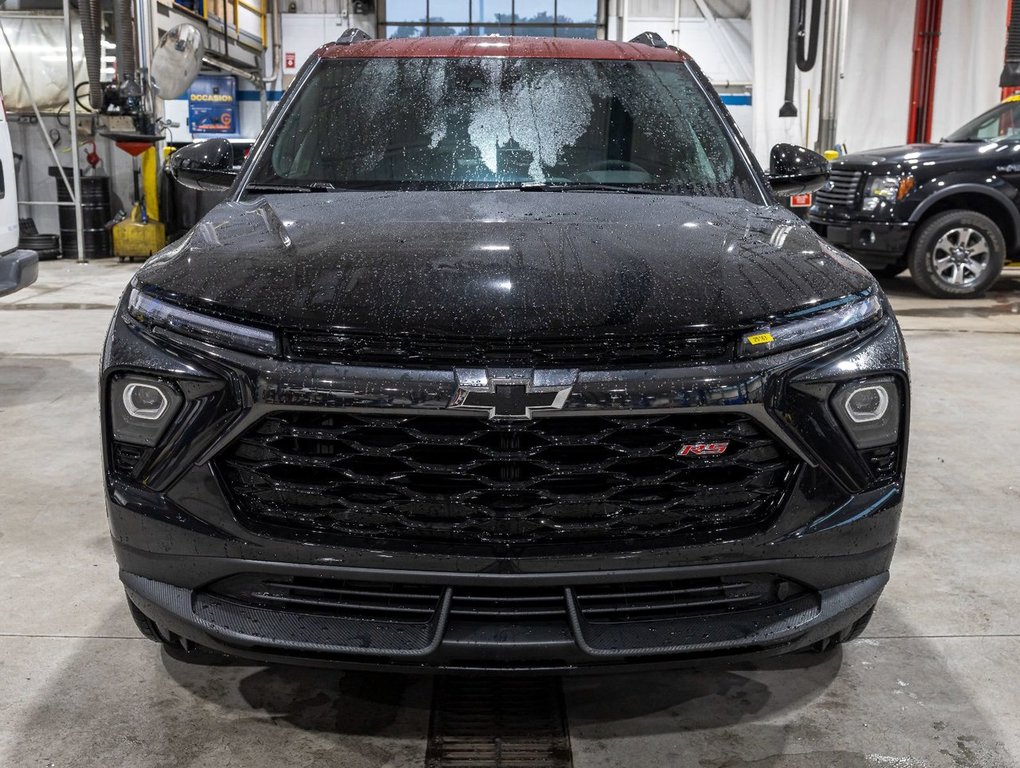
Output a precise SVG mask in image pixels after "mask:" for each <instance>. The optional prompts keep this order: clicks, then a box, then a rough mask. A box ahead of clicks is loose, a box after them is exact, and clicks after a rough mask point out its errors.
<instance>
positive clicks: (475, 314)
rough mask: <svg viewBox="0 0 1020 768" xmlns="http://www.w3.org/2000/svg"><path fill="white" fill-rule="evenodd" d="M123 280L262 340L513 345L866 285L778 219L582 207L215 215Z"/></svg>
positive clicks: (225, 207) (467, 198)
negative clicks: (388, 337)
mask: <svg viewBox="0 0 1020 768" xmlns="http://www.w3.org/2000/svg"><path fill="white" fill-rule="evenodd" d="M137 280H138V281H139V283H141V284H143V285H146V286H149V287H150V288H152V289H156V290H159V291H162V292H165V293H167V294H169V295H171V296H173V297H176V298H177V299H178V300H179V301H182V302H185V303H188V304H190V305H194V306H197V307H201V308H206V309H208V310H214V311H215V310H219V311H221V312H224V313H226V314H232V315H237V316H243V317H245V318H251V319H255V320H261V321H262V322H265V323H269V324H271V325H275V326H299V327H324V326H327V327H346V328H362V329H371V330H373V331H381V332H412V333H440V334H451V335H461V336H466V335H472V334H476V335H492V336H499V335H508V336H513V337H528V336H534V335H538V334H541V335H550V336H555V335H572V334H584V333H588V332H594V331H598V332H602V333H659V332H663V331H669V330H678V329H683V328H694V327H706V326H710V327H727V328H728V327H735V326H739V325H743V324H747V323H748V322H754V321H757V320H761V319H764V318H767V317H769V316H771V315H773V314H776V313H781V312H783V311H786V310H791V309H795V308H799V307H802V306H806V305H811V304H815V303H819V302H822V301H824V300H827V299H832V298H836V297H838V296H844V295H847V294H849V293H854V292H856V291H860V290H863V289H866V288H868V287H869V286H871V285H873V284H874V283H873V278H872V277H871V276H870V275H869V274H868V273H867V272H866V271H864V270H863V268H862V267H860V265H858V264H857V262H855V261H853V260H851V259H849V258H847V257H845V256H843V255H842V254H840V253H839V252H838V251H836V250H834V249H832V248H830V247H829V246H827V245H824V244H823V243H822V242H821V241H820V240H819V239H818V238H817V236H816V235H815V234H814V233H813V232H812V231H811V230H810V229H809V228H808V227H807V226H806V225H805V224H803V223H802V222H800V221H799V220H797V219H796V218H795V217H792V216H791V215H790V214H788V213H787V212H786V211H785V210H782V209H779V208H763V207H760V206H754V205H751V204H749V203H747V202H746V201H740V200H731V199H711V198H688V197H679V196H654V195H653V196H645V195H625V194H612V193H583V192H570V193H568V192H559V193H545V192H538V193H536V192H481V193H463V192H395V193H366V192H361V193H359V192H344V193H297V194H291V195H274V196H270V197H268V198H265V199H263V200H260V201H255V202H253V203H230V202H228V203H222V204H220V205H219V206H217V208H215V209H214V210H213V211H212V212H211V213H210V214H209V215H208V216H207V217H206V218H205V219H204V220H203V221H202V222H201V223H200V224H199V225H198V226H197V227H196V228H195V229H194V230H193V231H192V233H191V234H190V235H189V236H187V237H186V238H185V239H184V240H182V241H180V242H178V243H177V244H175V245H173V246H171V247H169V248H167V249H165V250H164V251H163V252H162V253H160V254H159V255H157V256H156V257H154V258H153V259H151V260H150V261H149V262H148V263H147V264H146V265H145V266H144V267H143V268H142V269H141V270H140V271H139V273H138V277H137Z"/></svg>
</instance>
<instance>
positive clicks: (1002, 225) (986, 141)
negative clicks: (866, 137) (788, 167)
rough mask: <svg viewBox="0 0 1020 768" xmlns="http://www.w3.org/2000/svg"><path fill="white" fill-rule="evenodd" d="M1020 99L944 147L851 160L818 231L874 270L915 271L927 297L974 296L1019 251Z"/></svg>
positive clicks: (843, 166) (819, 199)
mask: <svg viewBox="0 0 1020 768" xmlns="http://www.w3.org/2000/svg"><path fill="white" fill-rule="evenodd" d="M1018 153H1020V101H1017V100H1011V101H1007V102H1005V103H1003V104H1000V105H998V106H997V107H995V108H994V109H991V110H989V111H988V112H985V113H984V114H983V115H981V116H980V117H978V118H976V119H974V120H972V121H971V122H969V123H967V124H966V125H965V126H963V127H962V128H960V129H959V130H958V131H955V132H953V133H952V134H950V135H949V136H947V137H946V138H945V139H943V140H942V142H941V143H938V144H907V145H906V146H902V147H887V148H885V149H873V150H869V151H867V152H861V153H859V154H853V155H847V156H846V157H843V158H840V159H839V160H837V161H835V162H834V163H833V167H832V175H831V178H830V180H829V183H828V184H827V185H826V186H825V187H823V188H822V189H821V190H819V191H818V192H817V193H816V194H815V204H814V205H813V206H812V207H811V210H810V211H809V212H808V221H809V222H811V226H813V227H814V228H815V230H816V231H817V232H818V233H819V234H820V235H822V237H824V238H826V239H827V240H828V241H829V242H830V243H833V244H834V245H838V246H839V247H840V248H845V249H846V250H848V251H850V252H851V253H853V255H854V256H855V257H856V258H857V259H858V260H860V261H861V262H862V263H864V264H865V265H866V266H868V267H869V268H871V269H872V271H874V272H875V273H876V274H878V275H883V276H889V277H891V276H893V275H897V274H899V273H900V272H903V271H905V270H906V269H908V268H909V269H910V273H911V276H912V277H913V278H914V281H915V282H916V283H917V286H918V287H919V288H921V290H923V291H924V292H925V293H927V294H929V295H931V296H936V297H939V298H957V299H965V298H973V297H975V296H979V295H980V294H981V293H983V292H984V291H985V290H987V289H988V288H989V287H990V286H991V285H992V283H993V282H995V279H996V278H997V277H998V276H999V273H1000V272H1002V267H1003V265H1004V263H1006V262H1010V261H1014V260H1016V259H1017V257H1018V251H1020V210H1018V206H1020V199H1018V194H1020V154H1018Z"/></svg>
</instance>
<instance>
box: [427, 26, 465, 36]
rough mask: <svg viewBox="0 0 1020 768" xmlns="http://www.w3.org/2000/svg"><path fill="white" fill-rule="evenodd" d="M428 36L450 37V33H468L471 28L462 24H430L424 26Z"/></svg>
mask: <svg viewBox="0 0 1020 768" xmlns="http://www.w3.org/2000/svg"><path fill="white" fill-rule="evenodd" d="M425 34H426V35H428V36H429V37H450V36H451V35H470V34H471V28H470V27H468V26H466V25H463V24H442V23H439V24H430V25H429V26H427V27H425Z"/></svg>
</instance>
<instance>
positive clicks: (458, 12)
mask: <svg viewBox="0 0 1020 768" xmlns="http://www.w3.org/2000/svg"><path fill="white" fill-rule="evenodd" d="M429 21H431V22H437V21H446V22H453V23H455V24H465V23H467V21H468V0H429ZM433 34H435V33H433Z"/></svg>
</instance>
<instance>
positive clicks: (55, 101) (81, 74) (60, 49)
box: [0, 14, 88, 112]
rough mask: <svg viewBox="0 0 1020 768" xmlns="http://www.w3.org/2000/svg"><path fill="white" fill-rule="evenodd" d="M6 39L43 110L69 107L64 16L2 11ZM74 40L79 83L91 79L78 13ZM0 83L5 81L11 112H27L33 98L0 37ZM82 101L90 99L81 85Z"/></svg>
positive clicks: (74, 17) (6, 101)
mask: <svg viewBox="0 0 1020 768" xmlns="http://www.w3.org/2000/svg"><path fill="white" fill-rule="evenodd" d="M0 24H3V28H4V31H5V32H6V33H7V39H8V40H10V41H11V45H13V46H14V52H15V54H16V55H17V57H18V63H19V64H20V65H21V70H22V72H24V73H25V78H26V79H27V80H28V86H29V88H30V89H31V91H32V95H33V96H34V97H35V101H36V104H37V105H38V106H39V109H40V110H41V111H43V112H56V111H57V110H60V109H66V107H67V100H68V99H67V97H68V91H67V48H66V46H65V41H64V19H63V17H62V16H43V15H38V14H35V15H31V16H28V15H25V16H23V15H20V14H2V15H0ZM71 24H72V27H71V40H72V47H73V49H74V58H73V61H74V79H75V82H76V83H82V82H85V81H87V80H88V72H87V71H86V68H85V55H84V53H83V52H82V51H83V46H82V40H81V24H80V23H79V22H78V15H77V14H72V15H71ZM0 83H2V84H3V94H4V104H5V105H6V106H7V111H8V112H28V111H30V110H31V109H32V101H31V99H29V97H28V93H27V92H26V91H25V87H24V85H23V84H22V82H21V78H20V77H19V76H18V70H17V69H16V68H15V66H14V61H13V60H12V59H11V52H10V50H9V49H8V48H7V43H5V42H4V40H3V38H2V37H0ZM81 96H82V102H83V103H87V101H88V91H87V90H86V89H85V88H84V87H83V88H82V89H81Z"/></svg>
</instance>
